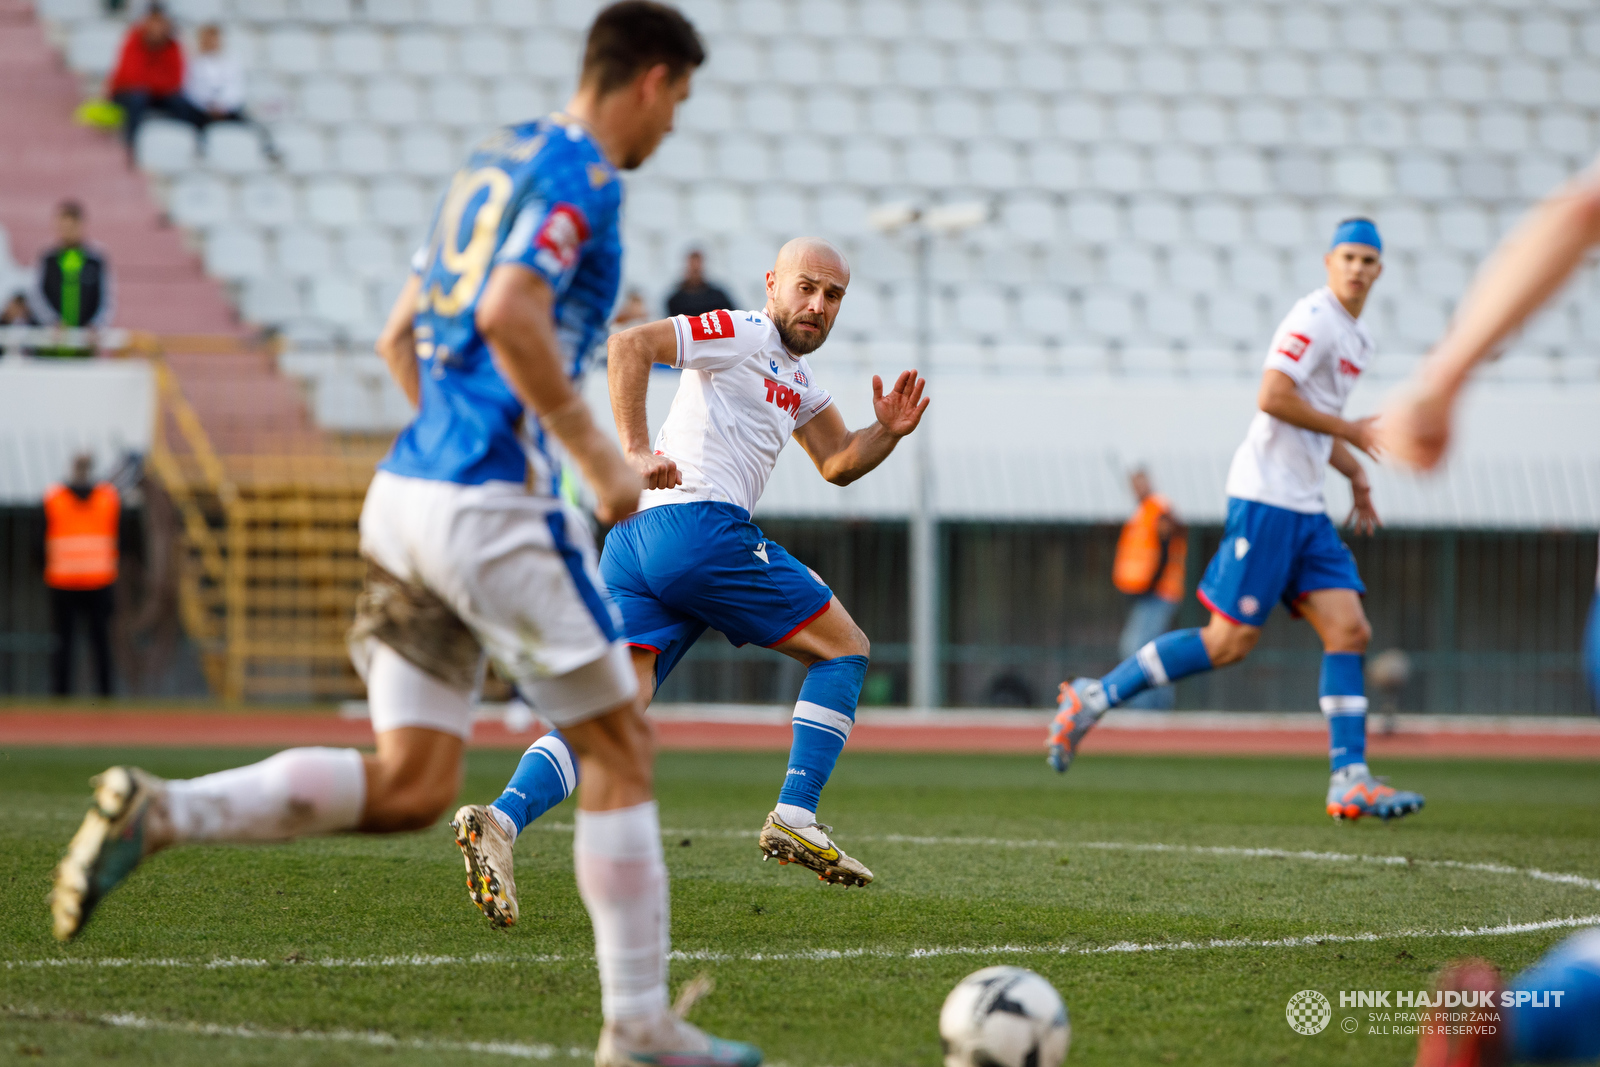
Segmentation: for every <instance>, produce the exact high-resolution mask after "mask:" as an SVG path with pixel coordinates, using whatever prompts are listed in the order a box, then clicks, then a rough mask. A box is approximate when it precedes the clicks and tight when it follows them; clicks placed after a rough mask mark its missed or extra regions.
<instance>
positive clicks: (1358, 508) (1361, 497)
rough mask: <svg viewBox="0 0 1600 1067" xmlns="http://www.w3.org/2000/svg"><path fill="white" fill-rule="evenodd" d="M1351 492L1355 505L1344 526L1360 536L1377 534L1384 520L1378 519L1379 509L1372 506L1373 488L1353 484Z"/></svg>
mask: <svg viewBox="0 0 1600 1067" xmlns="http://www.w3.org/2000/svg"><path fill="white" fill-rule="evenodd" d="M1350 492H1351V494H1352V495H1353V496H1354V497H1355V504H1354V506H1353V507H1351V509H1350V514H1349V516H1348V517H1346V519H1345V520H1344V524H1345V525H1346V526H1348V527H1350V529H1351V530H1352V531H1353V532H1355V533H1358V534H1375V533H1377V532H1378V527H1380V526H1382V525H1383V520H1382V519H1380V518H1378V509H1377V508H1374V507H1373V506H1372V487H1371V486H1370V485H1364V484H1363V485H1356V484H1355V483H1351V485H1350Z"/></svg>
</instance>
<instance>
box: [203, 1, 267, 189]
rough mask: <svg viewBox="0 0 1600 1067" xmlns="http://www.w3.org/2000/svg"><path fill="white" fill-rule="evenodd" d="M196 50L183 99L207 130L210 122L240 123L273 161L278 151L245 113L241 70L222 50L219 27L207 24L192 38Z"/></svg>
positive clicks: (231, 57) (265, 133) (242, 71)
mask: <svg viewBox="0 0 1600 1067" xmlns="http://www.w3.org/2000/svg"><path fill="white" fill-rule="evenodd" d="M195 41H196V44H197V46H198V50H197V51H196V52H195V54H194V56H193V57H191V58H190V60H189V62H188V64H187V65H186V66H185V68H184V75H183V95H184V96H186V97H188V99H189V103H191V104H193V105H194V106H195V108H196V110H198V111H200V112H201V113H202V114H203V115H204V116H205V120H206V125H207V126H209V125H210V124H211V123H213V122H239V123H243V124H245V125H247V126H249V127H251V128H252V129H253V130H255V132H256V135H257V136H258V137H260V138H261V150H262V151H263V152H264V153H265V154H266V156H267V158H268V159H276V158H277V156H278V153H277V150H276V149H275V148H274V147H273V144H272V138H271V137H270V136H269V135H268V133H267V129H266V127H265V126H262V125H261V124H260V123H258V122H256V121H255V120H254V119H253V118H251V117H250V115H249V114H248V113H247V112H246V111H245V109H244V68H243V67H242V66H240V65H239V61H238V60H237V59H235V58H234V57H233V56H231V55H229V54H228V53H227V52H225V51H223V48H222V27H221V26H219V25H217V24H216V23H215V22H208V23H206V24H205V25H204V26H201V27H200V32H199V33H198V34H197V35H196V38H195Z"/></svg>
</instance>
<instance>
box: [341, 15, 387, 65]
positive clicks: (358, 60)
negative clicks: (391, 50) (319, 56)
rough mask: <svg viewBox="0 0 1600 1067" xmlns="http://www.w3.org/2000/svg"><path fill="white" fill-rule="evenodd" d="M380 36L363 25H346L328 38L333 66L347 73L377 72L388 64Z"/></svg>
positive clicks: (385, 50)
mask: <svg viewBox="0 0 1600 1067" xmlns="http://www.w3.org/2000/svg"><path fill="white" fill-rule="evenodd" d="M387 51H388V50H387V48H386V47H385V42H384V39H383V37H382V36H380V35H379V34H377V33H374V32H373V31H372V30H370V29H367V28H366V27H364V26H346V27H343V28H342V29H340V30H339V31H337V32H336V33H334V34H333V35H332V36H330V37H329V38H328V54H329V58H330V59H332V61H333V65H334V67H336V68H337V69H339V70H341V71H344V72H346V73H349V74H378V73H381V72H382V71H383V70H384V69H385V68H386V67H387V65H388V55H387Z"/></svg>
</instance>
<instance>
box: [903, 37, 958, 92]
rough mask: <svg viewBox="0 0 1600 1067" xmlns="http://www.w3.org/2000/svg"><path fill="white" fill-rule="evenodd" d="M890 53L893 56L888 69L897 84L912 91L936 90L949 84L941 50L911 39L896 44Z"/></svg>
mask: <svg viewBox="0 0 1600 1067" xmlns="http://www.w3.org/2000/svg"><path fill="white" fill-rule="evenodd" d="M890 51H891V53H892V55H893V60H892V64H891V67H890V69H891V71H892V72H893V75H894V78H895V81H896V82H897V83H898V84H900V85H908V86H910V87H911V88H913V89H937V88H939V87H940V86H943V85H947V84H949V81H950V76H949V73H948V71H946V70H945V61H944V55H945V54H944V51H943V49H940V48H936V47H934V46H933V45H932V44H930V43H928V42H926V41H920V40H916V39H912V40H908V41H900V42H898V43H896V44H895V45H893V46H892V47H891V49H890Z"/></svg>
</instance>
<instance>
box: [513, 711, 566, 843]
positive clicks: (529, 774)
mask: <svg viewBox="0 0 1600 1067" xmlns="http://www.w3.org/2000/svg"><path fill="white" fill-rule="evenodd" d="M576 788H578V757H577V755H576V754H575V753H574V752H573V751H572V746H571V745H569V744H567V739H566V738H564V737H562V736H561V731H559V730H552V731H551V732H550V733H547V734H545V735H544V736H543V737H541V738H539V740H537V741H535V742H534V743H533V744H532V745H530V746H528V751H526V752H524V753H523V754H522V761H521V762H520V763H518V764H517V770H516V773H515V774H513V775H512V776H511V781H509V782H507V783H506V791H505V792H504V793H501V794H500V799H499V800H496V801H495V802H494V804H493V807H495V808H498V809H499V810H500V811H503V812H505V814H506V815H507V817H509V818H510V819H511V821H512V822H514V823H516V825H517V833H519V834H520V833H522V831H523V830H524V829H525V828H526V827H527V825H528V824H529V823H530V822H532V821H533V820H535V819H537V818H538V817H539V816H541V815H543V814H544V813H545V812H547V811H549V810H550V809H551V808H553V807H555V806H556V805H557V804H559V803H561V802H562V801H563V800H565V799H567V798H568V797H570V796H571V795H572V791H573V790H574V789H576Z"/></svg>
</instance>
